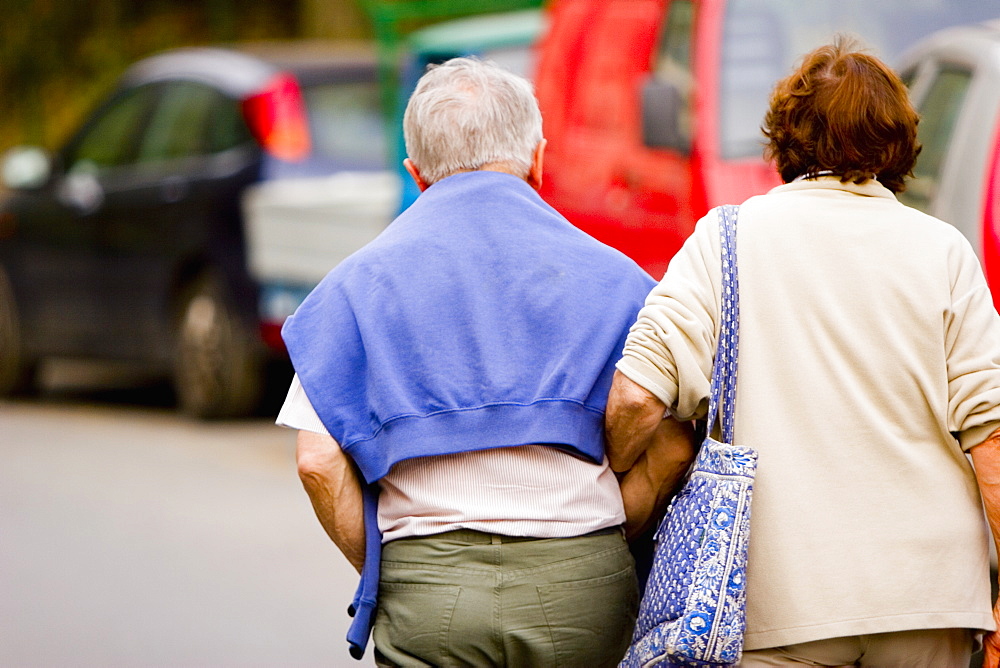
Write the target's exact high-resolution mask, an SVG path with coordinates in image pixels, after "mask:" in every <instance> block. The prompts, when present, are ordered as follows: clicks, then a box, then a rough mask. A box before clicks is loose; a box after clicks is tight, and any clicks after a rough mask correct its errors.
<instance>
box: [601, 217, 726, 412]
mask: <svg viewBox="0 0 1000 668" xmlns="http://www.w3.org/2000/svg"><path fill="white" fill-rule="evenodd" d="M718 237H719V224H718V219H717V214H716V211H714V210H713V211H711V212H709V213H708V214H707V215H706V216H705V217H704V218H702V219H701V220H700V221H699V222H698V225H697V226H696V228H695V231H694V233H693V234H692V235H691V236H690V237H689V238H688V240H687V241H686V242H685V244H684V246H683V247H682V248H681V250H680V251H679V252H678V253H677V255H675V256H674V257H673V259H671V261H670V265H669V267H668V269H667V272H666V274H665V275H664V277H663V280H661V281H660V283H659V284H658V285H657V286H656V287H654V288H653V290H652V291H651V292H650V293H649V295H648V296H647V298H646V302H645V306H644V307H643V308H642V310H641V311H639V315H638V318H637V320H636V322H635V324H634V325H632V327H631V329H630V330H629V334H628V338H627V339H626V342H625V348H624V351H623V356H622V359H621V360H619V362H618V364H617V368H618V370H619V371H621V372H622V373H623V374H625V375H626V376H627V377H628V378H629V379H631V380H633V381H635V382H636V383H638V384H639V385H641V386H642V387H644V388H645V389H647V390H649V392H651V393H652V394H654V395H655V396H656V397H657V398H659V399H660V400H661V401H662V402H663V403H664V404H666V406H667V408H668V410H669V411H670V412H671V413H672V414H673V415H674V416H675V417H677V418H678V419H682V420H686V419H690V418H693V417H703V416H704V414H705V412H706V409H707V405H708V404H707V398H708V395H709V387H710V383H711V373H712V361H713V357H714V355H715V346H716V337H717V329H718V320H719V317H718V313H719V308H720V306H719V304H720V293H721V283H722V270H721V267H720V257H719V254H720V248H719V239H718Z"/></svg>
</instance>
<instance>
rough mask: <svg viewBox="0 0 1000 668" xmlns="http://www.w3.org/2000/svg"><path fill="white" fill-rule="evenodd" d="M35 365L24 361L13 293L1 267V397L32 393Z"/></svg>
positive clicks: (24, 355) (22, 342) (25, 358)
mask: <svg viewBox="0 0 1000 668" xmlns="http://www.w3.org/2000/svg"><path fill="white" fill-rule="evenodd" d="M34 372H35V362H34V360H31V359H29V358H28V357H27V354H26V353H25V350H24V340H23V338H22V334H21V319H20V317H19V316H18V312H17V302H16V301H15V300H14V289H13V288H12V287H11V284H10V280H9V279H8V278H7V274H6V272H4V270H3V268H2V267H0V396H8V395H12V394H23V393H26V392H28V391H30V390H31V389H32V386H33V384H34V375H35V373H34Z"/></svg>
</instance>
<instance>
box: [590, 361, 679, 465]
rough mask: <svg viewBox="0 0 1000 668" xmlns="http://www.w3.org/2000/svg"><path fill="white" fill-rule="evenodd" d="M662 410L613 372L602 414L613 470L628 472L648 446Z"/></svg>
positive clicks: (659, 404) (648, 395) (652, 398)
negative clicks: (603, 414)
mask: <svg viewBox="0 0 1000 668" xmlns="http://www.w3.org/2000/svg"><path fill="white" fill-rule="evenodd" d="M665 412H666V406H665V405H664V404H663V402H662V401H660V400H659V399H658V398H657V397H655V396H654V395H653V394H652V393H651V392H649V391H647V390H646V389H645V388H643V387H642V386H640V385H639V384H637V383H636V382H634V381H633V380H631V379H630V378H629V377H628V376H626V375H625V374H623V373H622V372H621V371H615V376H614V380H613V381H612V384H611V391H610V393H609V394H608V407H607V411H606V413H605V416H604V432H605V437H606V442H607V446H606V449H607V455H608V462H609V463H610V464H611V469H612V470H613V471H616V472H618V473H621V472H624V471H628V470H629V469H630V468H632V466H633V465H634V464H635V463H636V462H637V461H638V460H639V458H640V457H641V456H642V454H643V453H644V452H645V451H646V450H648V449H649V448H650V446H651V445H652V444H653V442H654V439H655V438H656V434H657V430H658V429H660V428H661V423H662V422H663V415H664V413H665Z"/></svg>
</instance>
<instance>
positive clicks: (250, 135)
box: [0, 44, 387, 417]
mask: <svg viewBox="0 0 1000 668" xmlns="http://www.w3.org/2000/svg"><path fill="white" fill-rule="evenodd" d="M344 119H348V120H346V121H345V120H344ZM358 119H361V120H360V121H359V120H358ZM341 126H343V127H341ZM383 130H384V129H383V126H382V114H381V112H380V102H379V88H378V83H377V68H376V63H375V60H374V57H373V55H372V54H370V53H368V52H367V51H361V52H359V51H356V50H353V49H351V50H348V51H345V50H344V49H342V48H331V49H327V48H326V47H323V48H320V47H318V46H316V45H309V44H300V45H295V46H284V47H283V46H278V45H270V46H258V47H256V48H242V47H241V48H195V49H181V50H175V51H171V52H167V53H164V54H160V55H156V56H153V57H150V58H148V59H146V60H143V61H140V62H138V63H137V64H135V65H134V66H133V67H131V68H130V69H129V70H128V71H127V72H126V73H125V74H124V76H123V77H122V79H121V81H120V83H119V86H118V88H117V90H116V91H115V92H114V93H113V94H112V95H111V96H110V97H109V99H108V100H107V101H106V102H104V103H103V104H102V105H100V106H99V108H98V109H97V110H96V111H95V112H94V113H93V114H92V115H91V116H90V117H89V119H88V120H87V121H86V122H85V123H84V124H83V125H82V127H81V129H80V130H79V131H78V132H76V133H75V135H73V137H72V138H71V139H70V140H69V141H68V142H67V143H66V144H65V146H64V147H63V148H62V149H61V150H59V151H58V152H57V153H55V154H54V155H52V156H49V155H48V154H45V153H44V152H42V151H41V150H40V149H37V148H19V149H15V150H13V151H11V152H10V154H9V155H8V156H7V158H6V160H5V161H4V165H3V177H4V183H5V185H6V186H7V189H8V190H7V192H6V193H5V194H4V195H3V196H2V198H0V395H3V394H10V393H12V392H17V391H23V390H25V389H28V388H30V387H31V385H32V382H33V379H34V375H35V370H36V369H37V367H38V363H39V361H40V360H42V359H43V358H46V357H76V358H93V359H114V360H125V361H129V362H135V363H138V364H142V365H145V366H148V367H149V368H150V369H153V370H155V371H157V372H163V373H164V374H170V375H171V376H172V378H173V381H174V386H175V389H176V392H177V397H178V403H179V405H180V407H181V408H182V410H184V411H185V412H187V413H189V414H191V415H195V416H198V417H230V416H241V415H247V414H250V413H252V412H253V411H254V410H255V409H256V407H257V406H258V404H259V400H260V398H261V396H262V390H263V384H264V370H265V368H266V367H267V366H268V364H269V362H270V361H271V360H273V359H275V358H277V359H280V358H281V357H282V355H286V353H284V351H283V349H282V347H281V343H280V337H278V336H276V331H275V329H274V325H275V323H270V328H268V327H262V325H263V323H262V319H261V314H260V308H261V306H260V302H259V300H260V298H261V286H260V285H259V281H258V280H257V279H256V278H255V277H254V275H253V272H252V271H251V269H250V268H249V265H248V254H249V251H248V239H247V237H248V233H247V230H246V222H245V220H244V218H245V215H244V208H243V197H244V195H245V193H246V192H248V191H249V190H250V189H252V188H253V187H254V186H256V185H259V184H261V183H263V182H270V181H275V180H295V179H305V180H307V181H308V179H310V178H312V179H314V180H315V178H316V177H320V176H323V175H329V174H333V173H335V172H337V171H338V170H351V171H352V172H365V171H379V170H383V171H384V170H386V169H387V167H386V163H385V161H386V156H385V135H384V131H383ZM359 133H360V134H362V135H363V136H359ZM338 137H339V138H340V140H338ZM279 324H280V323H279ZM286 359H287V358H286Z"/></svg>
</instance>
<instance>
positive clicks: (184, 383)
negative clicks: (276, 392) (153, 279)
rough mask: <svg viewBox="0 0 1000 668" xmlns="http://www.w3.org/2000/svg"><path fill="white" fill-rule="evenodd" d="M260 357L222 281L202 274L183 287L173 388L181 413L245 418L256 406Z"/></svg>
mask: <svg viewBox="0 0 1000 668" xmlns="http://www.w3.org/2000/svg"><path fill="white" fill-rule="evenodd" d="M263 386H264V359H263V354H262V350H261V345H260V343H259V341H258V340H257V336H256V332H255V331H253V330H252V328H251V326H250V325H249V324H248V323H247V322H246V320H245V319H244V318H241V317H240V313H239V312H238V311H237V310H236V308H234V306H233V300H232V299H231V298H230V297H229V294H228V291H227V290H226V289H225V287H224V283H223V282H222V281H221V280H220V279H218V278H217V277H215V276H213V275H204V276H202V277H200V278H198V279H197V280H195V281H194V282H193V283H191V284H190V286H189V287H188V288H187V289H186V290H185V291H184V292H183V296H182V298H181V300H180V307H179V309H178V318H177V332H176V351H175V355H174V389H175V391H176V394H177V402H178V407H179V409H180V410H181V412H183V413H185V414H187V415H190V416H192V417H196V418H201V419H217V418H236V417H246V416H249V415H251V414H253V413H254V411H255V410H256V408H257V407H258V405H259V403H260V400H261V396H262V394H263V389H264V388H263Z"/></svg>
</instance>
